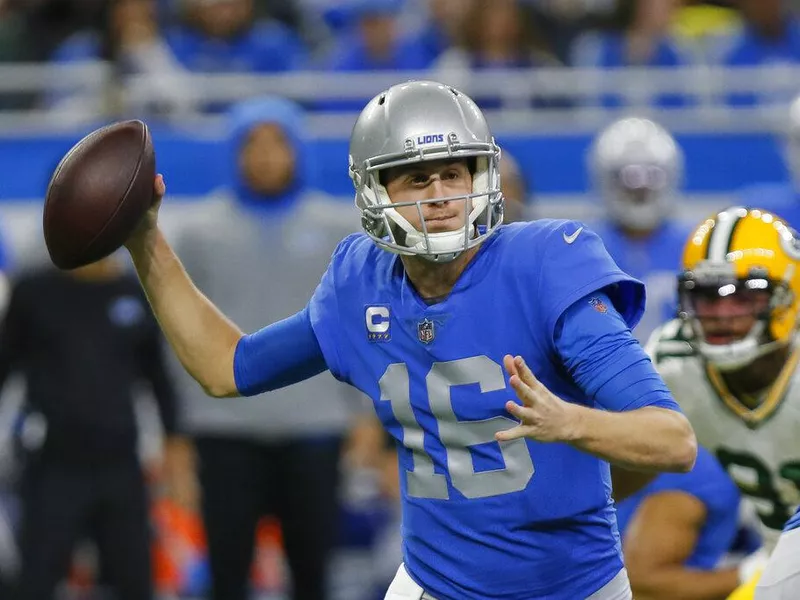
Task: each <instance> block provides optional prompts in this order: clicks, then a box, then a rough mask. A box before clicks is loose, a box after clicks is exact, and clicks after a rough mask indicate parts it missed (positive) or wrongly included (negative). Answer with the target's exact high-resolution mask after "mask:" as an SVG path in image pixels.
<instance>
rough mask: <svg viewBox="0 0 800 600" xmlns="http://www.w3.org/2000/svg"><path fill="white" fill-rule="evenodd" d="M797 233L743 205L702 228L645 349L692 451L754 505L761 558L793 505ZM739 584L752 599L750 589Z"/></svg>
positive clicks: (799, 294)
mask: <svg viewBox="0 0 800 600" xmlns="http://www.w3.org/2000/svg"><path fill="white" fill-rule="evenodd" d="M795 235H796V234H795V233H794V231H793V230H792V229H790V228H789V227H788V226H787V225H785V224H784V222H783V221H782V220H780V219H779V218H778V217H777V216H775V215H773V214H771V213H768V212H765V211H761V210H754V209H745V208H742V207H733V208H729V209H727V210H724V211H722V212H720V213H719V214H717V215H715V216H713V217H711V218H709V219H707V220H705V221H704V222H702V223H701V224H700V225H699V226H698V227H697V229H696V230H695V231H694V233H693V234H692V235H691V236H690V237H689V240H688V242H687V244H686V247H685V249H684V253H683V267H682V272H681V273H680V274H679V276H678V288H679V303H680V310H679V314H680V318H679V319H677V320H674V321H671V322H669V323H667V324H666V325H664V326H663V327H662V328H660V329H659V330H657V331H656V332H655V333H654V334H653V336H652V338H651V340H650V343H649V344H648V351H649V353H650V355H651V357H652V358H653V361H654V363H655V364H656V366H657V369H658V371H659V372H660V374H661V376H662V377H663V378H664V380H665V382H666V383H667V385H668V386H669V388H670V390H671V391H672V393H673V395H674V397H675V399H676V400H677V401H678V403H679V404H680V405H681V408H682V409H683V411H684V412H685V414H686V416H687V417H688V418H689V420H690V422H691V423H692V425H693V426H694V428H695V431H696V433H697V439H698V442H699V444H701V445H703V446H705V447H706V448H708V449H709V450H710V451H711V452H712V453H714V454H715V455H716V456H717V458H718V459H719V460H720V462H721V463H722V464H723V465H724V466H725V467H726V469H727V470H728V472H729V474H730V475H731V477H732V478H733V480H734V481H735V482H736V483H737V485H738V486H739V488H740V489H741V491H742V494H743V495H744V496H745V497H746V498H749V500H750V501H751V502H752V503H753V504H754V505H755V508H756V511H757V513H758V517H759V520H760V525H761V531H762V534H763V537H764V545H765V550H767V552H770V551H771V550H772V549H773V548H774V547H775V544H776V542H777V539H778V536H779V535H780V533H781V530H782V528H783V527H784V524H785V523H786V522H787V520H788V519H789V518H790V517H791V516H792V513H793V511H794V510H795V508H796V507H797V505H798V503H800V435H798V433H799V432H800V372H798V369H797V364H798V360H800V348H798V346H797V344H796V331H797V326H798V310H799V308H800V240H798V239H797V238H796V237H795ZM743 583H749V585H747V588H748V589H749V590H750V592H749V594H752V589H753V588H754V587H755V581H750V582H743ZM734 594H735V595H736V593H734ZM749 594H748V595H745V592H744V591H743V593H742V594H739V595H737V598H739V597H741V598H747V597H750V598H752V596H751V595H749ZM774 597H775V598H777V597H779V596H774ZM769 598H770V600H771V599H772V598H773V596H769Z"/></svg>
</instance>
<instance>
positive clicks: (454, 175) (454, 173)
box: [444, 169, 461, 179]
mask: <svg viewBox="0 0 800 600" xmlns="http://www.w3.org/2000/svg"><path fill="white" fill-rule="evenodd" d="M460 177H461V173H460V172H459V171H458V169H450V170H449V171H447V172H446V173H445V174H444V178H445V179H459V178H460Z"/></svg>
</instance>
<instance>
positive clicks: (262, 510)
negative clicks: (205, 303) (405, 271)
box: [176, 98, 363, 600]
mask: <svg viewBox="0 0 800 600" xmlns="http://www.w3.org/2000/svg"><path fill="white" fill-rule="evenodd" d="M303 120H304V118H303V115H302V113H301V111H300V110H299V109H298V108H297V107H296V106H295V105H293V104H292V103H290V102H289V101H287V100H283V99H279V98H266V99H256V100H251V101H248V102H245V103H243V104H241V105H238V106H236V107H235V108H234V109H233V111H232V113H231V116H230V127H231V129H230V138H229V173H230V189H229V190H227V191H226V192H225V193H224V194H222V197H219V198H218V199H216V200H211V201H209V203H208V204H207V205H206V206H203V207H201V208H198V209H197V210H198V211H199V212H198V214H197V215H195V218H194V219H191V218H189V219H188V222H187V224H186V226H185V227H184V228H183V230H182V232H180V233H178V234H176V235H177V236H178V239H177V240H176V247H177V248H178V252H179V254H180V256H181V258H182V260H183V261H184V264H185V265H186V269H187V271H188V272H189V274H190V275H191V277H192V279H193V281H194V282H195V283H196V284H197V285H198V287H199V288H200V289H201V290H202V291H203V292H204V293H205V294H206V295H208V297H209V298H210V299H211V300H212V301H213V302H214V303H215V304H216V305H217V306H219V307H220V309H221V310H224V311H225V312H226V314H228V315H229V316H230V317H231V318H232V319H233V320H234V321H236V323H237V324H238V325H239V326H240V327H242V328H243V329H244V330H245V331H254V330H255V329H257V328H258V327H259V326H261V325H262V324H263V323H264V322H265V321H277V320H278V319H281V318H284V317H285V316H286V315H289V314H292V313H293V312H295V311H296V310H300V309H301V308H302V307H303V306H304V304H305V301H306V299H307V298H308V289H309V286H311V287H313V286H314V285H316V284H317V283H318V282H319V279H320V277H321V276H322V274H323V272H324V270H325V268H326V266H327V264H328V262H329V260H330V256H331V253H332V251H333V249H334V248H335V246H336V244H337V243H338V242H339V241H340V240H341V238H342V237H344V235H346V234H347V233H349V232H352V231H354V230H356V229H357V228H358V220H357V216H356V213H355V211H354V210H353V209H352V208H351V206H350V205H345V204H342V203H341V202H337V201H335V200H329V199H315V198H313V197H311V195H310V194H309V190H308V188H307V181H308V179H307V178H308V176H309V172H310V171H309V160H308V159H309V157H308V151H307V149H306V145H305V131H304V124H303ZM186 381H187V385H188V386H190V391H188V392H187V393H188V394H189V395H190V396H191V398H190V400H191V401H190V402H187V404H186V407H185V408H186V416H187V422H188V423H189V428H190V430H191V432H192V435H193V436H194V438H195V443H196V448H197V453H198V457H199V460H200V472H199V477H200V485H201V488H202V498H203V501H202V510H203V519H204V522H205V527H206V532H207V535H208V544H209V553H210V555H209V556H210V564H211V578H212V598H213V599H214V600H245V599H246V598H247V597H248V581H249V577H248V576H249V574H250V572H251V563H252V560H253V542H254V533H255V531H256V525H257V523H258V521H259V519H260V518H261V517H262V516H265V515H272V516H275V517H277V519H278V521H279V522H280V527H281V531H282V534H283V539H284V542H285V550H286V557H287V560H288V564H289V569H290V572H291V586H290V587H291V589H292V590H293V592H292V593H293V597H294V598H295V599H296V600H322V599H324V598H326V597H328V596H327V588H328V575H329V573H328V563H329V558H330V555H331V549H332V547H333V544H334V542H335V538H336V533H337V531H336V530H337V524H338V517H339V508H338V507H339V503H338V488H339V459H340V451H341V446H342V441H343V438H344V436H345V434H346V433H347V431H348V428H349V427H350V425H351V420H352V417H353V414H354V412H359V411H361V410H363V409H362V407H361V406H360V401H356V398H355V397H352V396H351V395H350V394H351V392H349V390H346V389H345V388H344V387H343V386H342V385H340V384H338V383H337V382H336V381H335V380H334V379H333V377H332V376H331V375H330V374H328V373H325V374H322V375H319V376H317V377H315V378H313V379H311V380H308V381H305V382H303V383H300V384H298V385H294V386H290V387H288V388H285V389H281V390H279V391H275V392H270V393H265V394H262V395H260V396H255V397H251V398H236V399H225V400H220V399H216V398H210V397H208V396H206V395H205V394H204V393H203V392H202V390H201V389H200V388H199V386H197V384H196V383H195V382H194V381H189V379H188V376H187V379H186ZM351 402H352V404H351Z"/></svg>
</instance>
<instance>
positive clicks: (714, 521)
mask: <svg viewBox="0 0 800 600" xmlns="http://www.w3.org/2000/svg"><path fill="white" fill-rule="evenodd" d="M670 491H679V492H685V493H687V494H690V495H692V496H694V497H695V498H697V499H698V500H699V501H700V502H702V503H703V504H704V505H705V507H706V521H705V523H704V525H703V528H702V530H701V531H700V535H699V536H698V538H697V541H696V542H695V546H694V551H693V552H692V554H691V556H689V558H688V559H687V560H686V566H687V567H693V568H695V569H703V570H711V569H714V568H715V567H716V566H717V565H718V564H719V562H720V560H721V559H722V558H723V557H725V555H726V554H727V553H728V551H729V550H730V549H731V545H732V544H733V541H734V539H735V538H736V532H737V530H738V518H739V490H738V488H737V487H736V484H735V483H733V480H731V478H730V477H729V476H728V474H727V473H726V472H725V470H724V469H723V468H722V466H721V465H720V464H719V462H718V461H717V459H716V458H714V456H712V455H711V453H710V452H708V450H706V449H705V448H702V447H700V448H698V449H697V462H696V463H695V465H694V468H693V469H692V470H691V471H690V472H689V473H662V474H660V475H659V476H658V477H656V478H655V479H654V480H653V481H652V482H650V484H648V485H647V486H645V488H644V489H642V490H640V491H639V492H637V493H636V494H633V495H632V496H630V497H628V498H626V499H625V500H623V501H622V502H620V503H619V504H617V524H618V526H619V531H620V533H621V534H622V536H623V538H624V537H625V532H626V531H627V529H628V525H629V524H630V522H631V520H632V519H633V516H634V515H635V514H636V511H637V510H638V508H639V506H640V505H641V503H642V501H644V499H645V498H647V497H648V496H650V495H652V494H657V493H659V492H670Z"/></svg>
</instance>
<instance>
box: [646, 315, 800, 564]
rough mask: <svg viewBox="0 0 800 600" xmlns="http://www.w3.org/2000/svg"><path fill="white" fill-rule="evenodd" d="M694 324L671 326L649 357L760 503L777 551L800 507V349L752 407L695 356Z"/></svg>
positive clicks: (704, 437)
mask: <svg viewBox="0 0 800 600" xmlns="http://www.w3.org/2000/svg"><path fill="white" fill-rule="evenodd" d="M689 333H690V332H689V330H688V325H687V324H685V323H683V322H681V321H680V320H673V321H669V322H668V323H666V324H664V325H663V326H661V327H660V328H659V329H657V330H656V331H655V332H654V333H653V335H652V336H651V338H650V341H649V342H648V344H647V351H648V354H649V355H650V357H651V358H652V359H653V363H654V364H655V365H656V368H657V369H658V372H659V373H660V374H661V376H662V377H663V379H664V381H665V382H666V384H667V386H669V388H670V390H671V392H672V394H673V396H674V397H675V400H676V401H677V402H678V404H679V405H680V406H681V409H682V410H683V412H684V414H685V415H686V417H687V418H688V419H689V421H690V422H691V424H692V427H693V428H694V431H695V434H696V435H697V441H698V443H699V444H701V445H702V446H704V447H706V448H707V449H708V450H710V451H711V452H712V453H713V454H714V455H715V456H716V457H717V458H718V459H719V461H720V462H721V463H722V464H723V466H724V467H725V468H726V469H727V470H728V473H729V474H730V476H731V477H732V479H733V480H734V481H735V482H736V484H737V485H738V486H739V489H740V490H741V492H742V495H743V496H744V497H746V498H748V499H749V500H750V501H751V502H752V503H753V505H754V507H755V510H756V512H757V514H758V517H759V521H760V524H761V533H762V535H763V536H764V543H765V546H766V547H767V548H768V549H769V550H771V549H772V548H773V547H774V544H775V543H776V542H777V538H778V536H779V535H780V532H781V530H782V529H783V526H784V524H785V523H786V521H787V520H788V519H789V518H790V517H791V516H792V514H793V513H794V511H795V509H796V508H797V506H798V504H800V381H798V378H800V370H798V368H797V363H798V359H799V358H800V349H798V348H795V350H794V351H793V352H792V353H791V354H790V357H789V359H788V360H787V363H786V366H785V367H784V369H783V371H782V372H781V374H780V375H779V376H778V378H777V379H776V381H775V383H774V384H773V385H772V386H771V387H770V388H769V389H768V390H766V391H765V392H764V393H763V394H762V395H761V396H760V397H759V403H758V404H757V407H756V408H754V409H750V408H749V407H747V406H746V405H744V404H743V403H742V402H740V401H739V400H738V399H737V398H736V397H734V396H733V395H732V394H731V393H730V392H729V391H728V389H727V386H726V385H725V382H724V380H723V379H722V377H721V376H720V374H719V371H717V370H716V369H715V368H714V367H712V366H711V365H709V364H708V363H707V362H706V361H705V360H703V358H702V357H701V356H699V355H698V354H697V353H696V352H694V351H693V349H692V346H691V345H690V344H689V341H688V340H689V335H688V334H689Z"/></svg>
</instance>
